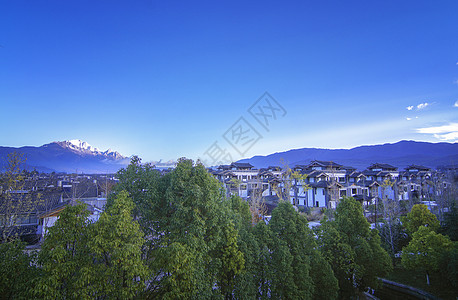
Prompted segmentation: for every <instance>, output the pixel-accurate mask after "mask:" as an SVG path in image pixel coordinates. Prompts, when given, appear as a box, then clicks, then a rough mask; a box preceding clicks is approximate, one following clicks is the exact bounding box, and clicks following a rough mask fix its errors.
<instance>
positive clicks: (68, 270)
mask: <svg viewBox="0 0 458 300" xmlns="http://www.w3.org/2000/svg"><path fill="white" fill-rule="evenodd" d="M88 215H89V211H88V210H87V209H86V205H84V204H76V205H74V206H67V207H66V208H65V209H64V210H63V211H62V212H61V214H60V217H59V219H58V220H57V221H56V223H55V225H54V226H52V227H50V228H49V231H48V233H47V234H46V236H45V240H44V242H43V245H42V247H41V251H40V253H39V256H38V262H39V264H40V265H41V267H42V271H43V276H42V278H39V279H37V280H36V282H35V291H34V292H35V297H37V298H42V299H71V298H81V299H84V298H88V295H87V294H86V291H87V289H86V287H87V285H88V279H89V278H90V277H88V274H87V272H86V271H85V267H87V266H88V265H91V264H92V263H93V262H92V259H91V255H90V252H89V248H88V239H89V236H88V230H87V227H88V226H89V221H88Z"/></svg>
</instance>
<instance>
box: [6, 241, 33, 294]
mask: <svg viewBox="0 0 458 300" xmlns="http://www.w3.org/2000/svg"><path fill="white" fill-rule="evenodd" d="M0 274H2V275H1V276H0V294H1V298H2V299H30V298H33V297H32V296H33V295H32V294H31V288H32V286H33V283H32V282H33V280H34V279H35V278H38V276H39V270H38V268H37V267H36V264H35V255H34V254H32V255H29V254H27V253H26V252H24V243H21V242H20V241H19V240H15V241H11V242H9V243H2V244H0Z"/></svg>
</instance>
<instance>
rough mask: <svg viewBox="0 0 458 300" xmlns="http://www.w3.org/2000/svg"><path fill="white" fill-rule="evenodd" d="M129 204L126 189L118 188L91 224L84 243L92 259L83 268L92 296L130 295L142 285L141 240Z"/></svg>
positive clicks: (145, 273)
mask: <svg viewBox="0 0 458 300" xmlns="http://www.w3.org/2000/svg"><path fill="white" fill-rule="evenodd" d="M133 207H134V204H133V202H132V200H131V199H130V198H129V197H128V194H127V192H125V191H122V192H120V193H118V195H117V196H116V198H115V199H114V202H113V204H112V205H111V206H110V207H109V208H108V209H107V210H106V211H105V212H104V213H102V215H101V216H100V219H99V220H98V221H97V223H95V224H93V225H92V228H91V229H92V230H91V239H89V241H88V247H89V251H90V254H91V255H92V256H93V261H94V262H95V263H94V264H93V265H90V266H88V267H87V268H86V270H87V272H88V273H89V274H90V279H89V280H88V281H89V282H88V285H89V286H90V290H92V292H91V295H92V296H95V297H97V296H100V297H102V298H103V297H108V298H110V299H114V298H118V299H119V298H121V299H130V298H133V297H135V296H138V295H139V293H140V292H141V291H143V289H144V280H145V279H146V276H147V268H146V266H145V264H144V261H142V258H141V254H142V245H143V243H144V240H143V233H142V232H141V230H140V227H139V225H138V223H137V222H135V221H134V220H133V219H132V215H131V213H132V210H133Z"/></svg>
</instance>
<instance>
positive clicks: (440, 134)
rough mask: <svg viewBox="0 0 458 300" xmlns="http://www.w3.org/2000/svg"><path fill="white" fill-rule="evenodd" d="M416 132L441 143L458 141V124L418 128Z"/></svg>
mask: <svg viewBox="0 0 458 300" xmlns="http://www.w3.org/2000/svg"><path fill="white" fill-rule="evenodd" d="M417 132H418V133H429V134H432V135H434V137H435V138H437V139H439V140H442V141H456V140H458V123H449V124H447V125H442V126H432V127H424V128H418V129H417Z"/></svg>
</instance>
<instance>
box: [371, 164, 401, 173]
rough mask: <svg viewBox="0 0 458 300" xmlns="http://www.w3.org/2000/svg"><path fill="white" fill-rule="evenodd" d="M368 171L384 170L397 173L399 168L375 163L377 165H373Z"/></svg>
mask: <svg viewBox="0 0 458 300" xmlns="http://www.w3.org/2000/svg"><path fill="white" fill-rule="evenodd" d="M368 169H382V170H392V171H395V170H397V169H398V168H396V167H395V166H392V165H389V164H381V163H375V164H372V165H371V166H369V168H368Z"/></svg>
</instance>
